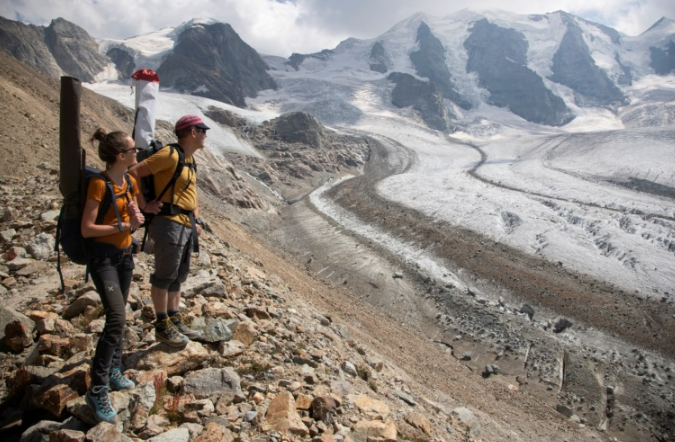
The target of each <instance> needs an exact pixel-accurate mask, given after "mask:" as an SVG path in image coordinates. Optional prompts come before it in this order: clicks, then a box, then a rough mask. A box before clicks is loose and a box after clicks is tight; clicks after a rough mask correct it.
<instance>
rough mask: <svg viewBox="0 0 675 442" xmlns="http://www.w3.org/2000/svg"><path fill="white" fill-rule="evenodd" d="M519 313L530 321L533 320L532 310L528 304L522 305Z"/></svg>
mask: <svg viewBox="0 0 675 442" xmlns="http://www.w3.org/2000/svg"><path fill="white" fill-rule="evenodd" d="M519 313H523V314H526V315H527V316H528V317H529V318H530V319H532V318H534V308H532V306H531V305H529V304H523V305H522V307H520V310H519Z"/></svg>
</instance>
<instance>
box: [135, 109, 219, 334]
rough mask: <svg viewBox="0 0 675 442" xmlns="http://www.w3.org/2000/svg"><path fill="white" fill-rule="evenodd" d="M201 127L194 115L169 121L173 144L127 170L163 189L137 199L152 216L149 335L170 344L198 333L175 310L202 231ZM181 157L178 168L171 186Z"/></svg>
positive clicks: (156, 188)
mask: <svg viewBox="0 0 675 442" xmlns="http://www.w3.org/2000/svg"><path fill="white" fill-rule="evenodd" d="M207 130H209V127H208V126H206V125H205V124H204V122H203V121H202V119H201V118H200V117H198V116H196V115H186V116H184V117H181V118H180V119H179V120H178V121H177V122H176V126H175V133H176V137H177V138H178V143H177V144H171V145H168V146H165V147H163V148H162V149H160V150H159V151H157V152H156V153H155V154H153V155H151V156H150V157H148V158H146V159H145V160H143V161H141V162H140V163H138V164H136V165H135V166H133V167H132V168H131V169H130V170H129V173H130V174H131V175H132V176H134V178H136V179H137V180H140V179H141V178H143V177H146V176H149V175H152V176H153V178H154V186H155V195H160V194H162V193H163V195H161V197H160V198H158V199H157V200H154V201H145V198H144V197H143V195H142V193H141V194H140V195H139V204H140V207H141V210H142V211H143V212H144V213H146V214H151V215H155V216H153V217H152V221H151V222H150V225H149V227H148V228H149V234H150V238H151V239H152V241H153V243H154V255H155V270H154V273H153V274H152V275H151V276H150V284H151V285H152V288H151V296H152V303H153V304H154V306H155V314H156V316H157V321H156V322H155V338H156V339H157V340H158V341H160V342H164V343H165V344H167V345H169V346H172V347H184V346H185V345H187V344H188V342H189V341H190V340H191V339H198V338H199V337H200V333H199V332H198V331H195V330H192V329H191V328H190V327H189V325H188V324H187V323H186V322H185V318H184V317H183V316H182V315H181V313H180V289H181V284H182V283H183V282H185V280H186V279H187V275H188V272H189V270H190V256H191V254H192V252H193V251H198V246H197V244H198V241H197V237H198V236H199V235H200V234H201V232H202V228H201V225H200V221H199V200H198V198H197V167H196V163H195V160H194V157H193V155H194V153H195V152H197V151H198V150H199V149H202V148H204V143H205V141H206V131H207ZM181 156H182V157H184V161H183V162H184V167H183V169H182V171H181V173H180V175H179V176H178V177H177V179H176V181H175V183H174V184H173V185H171V184H170V183H171V180H172V177H173V175H174V172H175V171H176V170H177V166H178V164H179V162H180V159H181ZM165 188H166V189H168V191H165ZM162 191H164V192H162Z"/></svg>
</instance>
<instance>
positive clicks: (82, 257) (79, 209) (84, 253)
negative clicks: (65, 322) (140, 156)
mask: <svg viewBox="0 0 675 442" xmlns="http://www.w3.org/2000/svg"><path fill="white" fill-rule="evenodd" d="M96 178H98V179H102V180H103V181H104V182H105V188H106V191H105V195H104V197H103V200H102V201H101V203H100V204H99V207H98V215H97V216H96V224H101V223H102V221H103V218H104V217H105V215H106V213H108V210H110V207H111V206H112V207H113V209H114V210H115V216H116V217H117V225H118V226H120V227H121V225H122V218H121V217H120V213H119V210H118V208H117V200H118V199H119V198H122V197H125V198H126V199H127V201H131V195H133V193H134V188H133V183H132V181H131V178H129V175H128V174H126V173H125V174H124V179H125V180H126V182H127V190H126V192H125V193H123V194H120V195H115V191H114V189H113V183H112V182H111V181H110V179H109V178H108V177H107V176H106V175H104V174H102V173H101V172H100V171H99V170H98V169H94V168H92V167H85V168H84V169H83V170H82V172H81V174H80V180H81V185H80V188H79V190H78V191H77V192H76V193H75V194H71V195H69V198H64V201H63V205H62V206H61V211H60V212H59V218H58V222H57V224H56V242H55V244H54V250H55V251H56V252H57V254H58V259H57V262H56V269H57V271H58V273H59V278H60V280H61V290H62V291H63V290H64V289H65V284H64V280H63V274H62V271H61V249H63V252H64V253H65V254H66V256H67V257H68V258H69V259H70V260H71V261H72V262H74V263H75V264H80V265H86V264H87V261H88V259H89V255H90V254H91V252H92V245H93V238H84V237H83V236H82V213H83V211H84V206H85V204H86V200H87V189H88V188H89V183H90V182H91V180H93V179H96ZM88 277H89V269H88V268H87V269H86V270H85V281H86V280H88Z"/></svg>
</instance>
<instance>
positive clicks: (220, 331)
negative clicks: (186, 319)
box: [193, 319, 232, 342]
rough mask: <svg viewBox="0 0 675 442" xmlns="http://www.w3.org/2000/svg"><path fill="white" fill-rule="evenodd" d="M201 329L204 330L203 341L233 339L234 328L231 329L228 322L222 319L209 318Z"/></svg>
mask: <svg viewBox="0 0 675 442" xmlns="http://www.w3.org/2000/svg"><path fill="white" fill-rule="evenodd" d="M194 325H195V323H194V322H193V326H194ZM195 328H197V327H195ZM200 330H201V332H202V338H201V340H202V341H206V342H221V341H229V340H230V339H232V330H230V328H229V327H228V326H227V324H226V323H225V322H224V321H222V320H220V319H213V320H209V321H208V322H207V323H206V325H205V326H204V328H201V329H200Z"/></svg>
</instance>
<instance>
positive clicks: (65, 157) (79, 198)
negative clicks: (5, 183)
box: [54, 76, 133, 292]
mask: <svg viewBox="0 0 675 442" xmlns="http://www.w3.org/2000/svg"><path fill="white" fill-rule="evenodd" d="M81 95H82V82H81V81H80V80H79V79H78V78H75V77H68V76H63V77H61V97H60V105H59V162H60V166H59V190H60V191H61V195H62V196H63V204H62V206H61V210H60V212H59V218H58V222H57V225H56V241H55V244H54V250H55V251H56V252H57V253H58V260H57V263H56V269H57V271H58V273H59V278H60V280H61V292H64V290H65V284H64V281H63V274H62V272H61V249H63V251H64V253H65V254H66V256H68V258H70V260H71V261H73V262H74V263H76V264H80V265H85V264H86V263H87V255H88V253H89V247H90V246H89V244H90V242H91V241H89V240H86V239H85V238H83V237H82V213H83V210H84V204H85V201H86V198H87V187H88V186H89V181H90V180H91V179H92V178H93V177H95V176H99V177H101V178H103V179H104V180H105V181H106V189H109V190H106V197H104V199H103V201H102V202H101V205H100V206H99V215H98V216H99V217H101V218H100V219H99V218H98V217H97V223H100V222H101V219H102V217H103V216H104V215H105V214H106V212H107V211H108V209H109V208H110V207H109V204H112V202H113V199H114V198H113V197H114V194H113V189H112V183H109V181H108V179H107V177H106V176H104V175H101V173H100V172H99V171H98V170H96V169H93V168H88V167H86V162H87V154H86V152H85V150H84V149H82V144H81V142H80V97H81ZM125 179H126V180H127V183H128V185H127V192H129V191H131V192H132V194H133V189H132V187H131V180H130V179H129V177H126V178H125ZM108 195H109V198H108ZM108 200H109V202H107V201H108ZM115 210H117V205H115ZM117 219H118V222H119V223H121V219H120V217H119V213H117ZM87 270H88V269H87ZM88 273H89V272H88V271H85V280H87V279H88Z"/></svg>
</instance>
